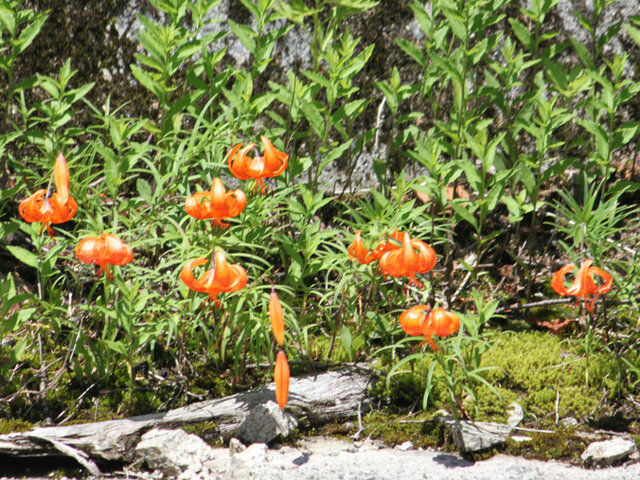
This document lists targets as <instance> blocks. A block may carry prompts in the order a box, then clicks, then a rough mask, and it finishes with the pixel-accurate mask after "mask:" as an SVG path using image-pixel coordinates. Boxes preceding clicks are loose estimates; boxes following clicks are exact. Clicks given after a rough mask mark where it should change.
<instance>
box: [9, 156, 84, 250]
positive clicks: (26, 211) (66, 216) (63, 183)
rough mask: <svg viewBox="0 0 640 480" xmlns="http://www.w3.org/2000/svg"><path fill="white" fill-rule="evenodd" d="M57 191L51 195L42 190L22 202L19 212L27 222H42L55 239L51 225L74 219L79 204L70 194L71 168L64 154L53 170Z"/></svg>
mask: <svg viewBox="0 0 640 480" xmlns="http://www.w3.org/2000/svg"><path fill="white" fill-rule="evenodd" d="M53 179H54V183H55V186H56V191H55V192H54V193H53V194H51V195H49V191H48V190H45V189H40V190H38V191H36V192H35V193H34V194H33V195H31V196H30V197H29V198H26V199H24V200H23V201H22V202H20V206H19V207H18V212H19V213H20V216H21V217H22V218H23V219H24V220H25V221H27V222H29V223H33V222H42V223H43V225H44V227H43V229H44V228H46V229H47V233H48V234H49V236H50V237H51V238H53V237H54V236H55V235H54V232H53V229H52V228H51V224H52V223H55V224H58V223H65V222H68V221H69V220H71V219H72V218H73V216H74V215H75V214H76V212H77V211H78V204H77V202H76V201H75V199H74V198H73V197H71V196H70V193H69V167H68V166H67V160H66V159H65V158H64V155H63V154H62V152H60V153H59V154H58V157H57V158H56V164H55V167H54V170H53Z"/></svg>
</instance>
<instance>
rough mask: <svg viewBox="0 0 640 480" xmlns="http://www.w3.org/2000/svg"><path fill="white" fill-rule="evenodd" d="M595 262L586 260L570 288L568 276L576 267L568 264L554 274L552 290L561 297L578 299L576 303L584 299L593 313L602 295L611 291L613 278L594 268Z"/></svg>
mask: <svg viewBox="0 0 640 480" xmlns="http://www.w3.org/2000/svg"><path fill="white" fill-rule="evenodd" d="M592 263H593V260H590V259H589V260H586V261H585V262H584V263H583V264H582V266H581V267H580V270H578V273H577V274H576V276H575V278H574V279H573V283H572V284H571V286H570V287H569V288H567V287H566V286H565V284H564V283H565V277H566V275H567V274H568V273H569V272H571V271H573V270H575V268H576V266H575V265H573V264H568V265H565V266H564V267H562V268H561V269H560V270H558V271H557V272H556V273H554V274H553V277H552V278H551V288H553V289H554V290H555V292H556V293H558V294H559V295H562V296H563V297H564V296H567V295H570V296H573V297H576V302H577V301H579V300H580V299H582V301H584V304H585V306H586V307H587V310H589V312H591V313H593V306H594V304H595V302H596V300H597V299H598V297H599V296H600V295H602V294H603V293H607V292H608V291H609V290H611V286H612V285H613V277H612V276H611V275H610V274H609V273H608V272H605V271H604V270H602V269H601V268H598V267H592V266H591V264H592ZM594 277H599V278H600V280H601V283H599V284H597V283H596V281H595V279H594Z"/></svg>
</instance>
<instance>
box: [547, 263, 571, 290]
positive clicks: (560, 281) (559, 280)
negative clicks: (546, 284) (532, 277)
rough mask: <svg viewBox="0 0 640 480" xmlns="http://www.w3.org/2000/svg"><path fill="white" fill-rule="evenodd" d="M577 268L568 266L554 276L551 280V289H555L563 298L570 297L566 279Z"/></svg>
mask: <svg viewBox="0 0 640 480" xmlns="http://www.w3.org/2000/svg"><path fill="white" fill-rule="evenodd" d="M575 268H576V266H575V265H573V264H568V265H565V266H564V267H562V268H561V269H560V270H558V271H557V272H556V273H554V274H553V277H552V278H551V288H553V290H554V291H555V292H556V293H557V294H558V295H562V296H563V297H564V296H565V295H569V293H568V291H567V287H565V285H564V277H565V276H566V275H567V273H569V272H570V271H572V270H574V269H575Z"/></svg>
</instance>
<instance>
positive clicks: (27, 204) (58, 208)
mask: <svg viewBox="0 0 640 480" xmlns="http://www.w3.org/2000/svg"><path fill="white" fill-rule="evenodd" d="M53 180H54V184H55V186H56V191H55V192H54V193H53V194H51V195H49V190H44V189H41V190H38V191H37V192H36V193H34V194H33V195H31V196H30V197H29V198H26V199H24V200H23V201H22V202H20V207H19V209H18V212H19V213H20V216H21V217H22V218H23V219H24V220H25V221H27V222H29V223H33V222H42V224H43V225H44V228H46V229H47V233H48V234H49V236H50V237H51V238H54V232H53V229H52V228H51V225H50V224H52V223H53V224H58V223H65V222H68V221H69V220H71V219H72V218H73V217H74V216H75V214H76V212H77V211H78V203H77V202H76V200H75V199H74V198H73V197H72V196H71V192H70V183H71V182H70V179H69V166H68V165H67V160H66V158H65V156H64V154H63V153H62V152H60V153H58V156H57V158H56V163H55V166H54V168H53ZM75 255H76V258H78V260H80V261H81V262H83V263H88V264H92V265H98V267H100V268H99V269H98V271H97V272H96V275H99V274H100V273H102V272H104V273H105V274H106V275H107V278H110V279H112V278H113V275H111V272H110V271H109V268H108V267H107V265H126V264H127V263H129V262H130V261H131V260H133V250H132V249H131V247H129V245H127V244H126V243H125V242H123V241H122V240H120V239H119V238H118V237H116V236H115V235H112V234H110V233H103V234H101V235H100V236H98V237H92V236H89V237H85V238H83V239H82V240H80V242H78V245H77V246H76V252H75Z"/></svg>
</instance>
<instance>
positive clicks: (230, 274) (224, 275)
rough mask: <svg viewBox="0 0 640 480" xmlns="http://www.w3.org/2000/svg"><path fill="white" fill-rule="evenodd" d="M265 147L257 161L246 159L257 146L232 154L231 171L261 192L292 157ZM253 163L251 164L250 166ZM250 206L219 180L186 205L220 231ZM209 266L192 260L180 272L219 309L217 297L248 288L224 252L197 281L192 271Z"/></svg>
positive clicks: (235, 149) (264, 139) (241, 271)
mask: <svg viewBox="0 0 640 480" xmlns="http://www.w3.org/2000/svg"><path fill="white" fill-rule="evenodd" d="M260 139H261V140H262V144H263V145H264V147H265V153H264V155H263V156H262V157H260V156H259V155H256V157H255V158H254V159H250V157H248V156H246V153H247V152H248V151H249V150H251V149H252V148H253V147H254V146H255V144H253V143H250V144H249V145H247V146H246V147H245V148H243V149H242V150H241V151H240V152H238V150H239V149H240V147H241V145H242V144H238V145H236V146H235V147H233V148H232V149H231V152H230V153H229V170H230V171H231V173H232V174H233V175H235V176H236V177H237V178H238V179H240V180H248V179H249V178H254V179H257V180H258V182H260V183H259V184H260V186H261V189H263V187H264V185H263V183H262V181H263V180H262V179H263V178H266V177H275V176H277V175H280V174H281V173H282V172H283V171H284V170H285V169H286V168H287V162H288V159H289V155H287V154H286V153H283V152H281V151H279V150H277V149H276V148H275V147H274V146H273V144H272V143H271V142H270V141H269V139H268V138H267V137H265V136H262V137H260ZM249 160H251V162H249ZM246 205H247V197H246V195H245V194H244V192H243V191H242V190H240V189H237V190H234V191H227V190H226V188H225V186H224V184H223V183H222V180H221V179H220V178H217V177H216V178H214V179H213V184H212V186H211V190H210V191H209V192H198V193H195V194H193V195H191V196H190V197H188V198H187V199H186V201H185V205H184V208H185V211H186V212H187V213H188V214H189V215H191V216H192V217H194V218H197V219H199V220H205V219H209V218H210V219H211V223H212V224H215V225H218V226H219V227H220V228H226V227H228V226H229V224H228V223H224V222H223V221H222V219H224V218H233V217H237V216H238V215H240V213H241V212H242V211H243V210H244V208H245V206H246ZM205 263H207V258H205V257H200V258H196V259H193V260H189V261H188V262H187V263H186V264H185V265H184V267H182V270H181V272H180V279H181V280H182V282H183V283H184V284H185V285H186V286H187V287H189V289H191V290H193V291H196V292H204V293H208V294H209V298H208V299H209V300H210V301H212V302H214V303H215V304H216V305H217V306H220V301H219V300H218V294H220V293H231V292H237V291H238V290H241V289H243V288H244V287H245V285H246V284H247V272H246V271H245V269H244V268H243V267H242V266H241V265H238V264H231V265H229V264H228V263H227V257H226V256H225V254H224V252H223V251H222V250H216V249H215V248H214V252H213V255H212V258H211V268H209V269H208V270H207V271H205V272H204V273H203V274H202V275H201V276H200V278H198V279H196V278H195V276H194V274H193V270H194V269H195V268H196V267H199V266H200V265H204V264H205Z"/></svg>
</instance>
